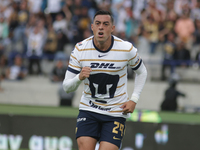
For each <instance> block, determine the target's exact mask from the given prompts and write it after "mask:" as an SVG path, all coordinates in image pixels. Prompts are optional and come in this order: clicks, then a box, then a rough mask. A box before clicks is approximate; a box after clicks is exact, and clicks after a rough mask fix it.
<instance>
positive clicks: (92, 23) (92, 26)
mask: <svg viewBox="0 0 200 150" xmlns="http://www.w3.org/2000/svg"><path fill="white" fill-rule="evenodd" d="M91 29H92V31H93V23H92V24H91Z"/></svg>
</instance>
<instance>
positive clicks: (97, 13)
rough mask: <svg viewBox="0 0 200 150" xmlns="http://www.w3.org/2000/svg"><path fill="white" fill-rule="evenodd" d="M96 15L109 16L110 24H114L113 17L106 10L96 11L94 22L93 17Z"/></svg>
mask: <svg viewBox="0 0 200 150" xmlns="http://www.w3.org/2000/svg"><path fill="white" fill-rule="evenodd" d="M98 15H109V16H110V19H111V22H112V23H114V19H113V16H112V14H111V13H110V12H109V11H106V10H99V11H97V12H96V14H95V15H94V18H93V20H94V19H95V17H96V16H98Z"/></svg>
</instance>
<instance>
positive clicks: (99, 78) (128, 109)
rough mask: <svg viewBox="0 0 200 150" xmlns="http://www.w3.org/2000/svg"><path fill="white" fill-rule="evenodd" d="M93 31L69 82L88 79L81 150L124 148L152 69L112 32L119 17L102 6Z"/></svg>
mask: <svg viewBox="0 0 200 150" xmlns="http://www.w3.org/2000/svg"><path fill="white" fill-rule="evenodd" d="M91 29H92V31H93V36H91V37H89V38H87V39H85V40H83V41H82V42H80V43H77V44H76V46H75V48H74V50H73V51H72V53H71V56H70V62H69V66H68V69H67V71H66V75H65V79H64V81H63V89H64V90H65V91H66V92H72V91H75V90H76V89H77V88H78V86H79V85H80V84H81V83H82V82H83V83H84V91H83V94H82V97H81V100H80V105H79V115H78V118H77V126H76V139H77V143H78V147H79V150H94V149H95V145H96V143H97V141H99V143H100V146H99V149H100V150H118V149H119V148H120V147H121V143H122V138H123V135H124V132H125V121H126V118H127V117H129V113H132V112H133V111H134V109H135V106H136V103H137V102H138V99H139V96H140V93H141V91H142V89H143V86H144V84H145V81H146V77H147V71H146V67H145V66H144V64H143V62H142V59H141V58H140V56H139V54H138V53H137V49H136V48H135V47H134V46H133V45H132V44H131V43H129V42H126V41H123V40H122V39H119V38H117V37H116V36H114V35H112V32H113V31H114V29H115V26H114V23H113V17H112V16H111V14H110V13H109V12H108V11H102V10H100V11H98V12H97V13H96V14H95V16H94V18H93V23H92V25H91ZM127 65H130V66H131V67H132V69H133V70H134V71H135V73H136V77H135V86H134V85H133V89H134V90H133V93H132V96H131V98H130V99H129V98H128V93H127V87H126V86H127Z"/></svg>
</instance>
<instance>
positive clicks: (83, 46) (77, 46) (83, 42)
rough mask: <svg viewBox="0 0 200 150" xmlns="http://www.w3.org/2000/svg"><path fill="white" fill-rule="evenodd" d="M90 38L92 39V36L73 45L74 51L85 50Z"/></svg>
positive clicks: (90, 41) (90, 40)
mask: <svg viewBox="0 0 200 150" xmlns="http://www.w3.org/2000/svg"><path fill="white" fill-rule="evenodd" d="M92 38H93V36H90V37H88V38H86V39H84V40H83V41H81V42H79V43H77V44H76V45H75V47H76V49H78V50H81V49H85V48H87V47H88V45H90V44H89V43H92Z"/></svg>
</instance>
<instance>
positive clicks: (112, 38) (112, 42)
mask: <svg viewBox="0 0 200 150" xmlns="http://www.w3.org/2000/svg"><path fill="white" fill-rule="evenodd" d="M111 40H112V41H111V45H110V47H109V48H108V49H107V50H106V51H102V50H100V49H98V48H97V47H96V45H95V44H94V38H93V39H92V43H93V45H94V47H95V49H96V50H97V51H99V52H101V53H107V52H109V51H110V50H111V49H112V47H113V44H114V37H113V36H112V37H111Z"/></svg>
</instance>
